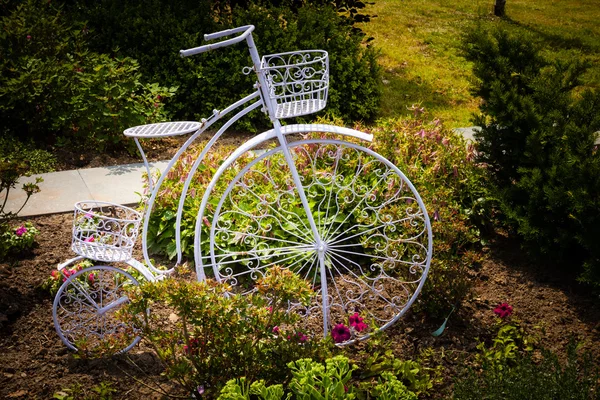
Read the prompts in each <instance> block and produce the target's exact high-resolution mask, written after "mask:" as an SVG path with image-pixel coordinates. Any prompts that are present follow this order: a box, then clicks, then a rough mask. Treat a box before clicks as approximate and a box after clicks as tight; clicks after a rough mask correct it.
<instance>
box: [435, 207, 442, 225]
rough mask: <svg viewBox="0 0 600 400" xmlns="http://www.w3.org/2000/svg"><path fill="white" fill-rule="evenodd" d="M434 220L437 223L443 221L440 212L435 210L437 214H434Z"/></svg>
mask: <svg viewBox="0 0 600 400" xmlns="http://www.w3.org/2000/svg"><path fill="white" fill-rule="evenodd" d="M433 220H434V221H436V222H439V221H441V220H442V218H441V217H440V212H439V211H438V210H435V212H434V213H433Z"/></svg>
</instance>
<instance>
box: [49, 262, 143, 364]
mask: <svg viewBox="0 0 600 400" xmlns="http://www.w3.org/2000/svg"><path fill="white" fill-rule="evenodd" d="M128 285H138V281H137V280H136V279H135V278H134V277H132V276H131V275H130V274H128V273H127V272H125V271H123V270H121V269H119V268H115V267H110V266H94V267H88V268H85V269H83V270H81V271H78V272H76V273H75V274H73V275H71V276H70V277H69V278H68V279H67V280H66V281H65V282H64V283H63V284H62V286H61V287H60V288H59V290H58V292H57V293H56V296H55V297H54V304H53V311H52V316H53V320H54V327H55V329H56V332H57V334H58V336H59V337H60V339H61V340H62V341H63V343H64V344H65V345H66V346H67V347H68V348H69V349H71V350H75V351H78V350H80V349H79V348H78V345H80V346H79V347H82V346H83V347H85V349H86V350H88V351H94V350H97V349H101V348H102V346H103V345H105V344H107V343H108V342H109V341H111V342H112V341H114V340H115V339H120V338H123V337H125V338H127V343H125V344H123V342H122V341H120V342H119V344H122V346H121V348H120V349H118V350H117V351H116V353H121V352H126V351H129V350H130V349H131V348H132V347H133V346H135V345H136V344H137V343H138V342H139V341H140V337H139V336H137V335H136V334H135V329H134V328H133V327H131V326H129V325H127V324H126V323H123V322H122V321H120V320H118V319H117V318H116V317H115V315H114V314H115V312H116V311H117V310H118V309H119V308H120V307H121V306H122V305H123V304H124V303H126V302H127V298H126V296H125V288H126V287H127V286H128ZM81 345H82V346H81ZM113 351H114V350H113Z"/></svg>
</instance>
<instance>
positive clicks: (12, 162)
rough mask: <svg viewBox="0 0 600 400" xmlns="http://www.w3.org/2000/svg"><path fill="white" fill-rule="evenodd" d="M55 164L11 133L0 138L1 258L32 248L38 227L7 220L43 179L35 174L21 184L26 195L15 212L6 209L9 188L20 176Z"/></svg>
mask: <svg viewBox="0 0 600 400" xmlns="http://www.w3.org/2000/svg"><path fill="white" fill-rule="evenodd" d="M54 163H55V159H54V157H53V156H52V155H51V154H50V153H48V152H46V151H44V150H37V149H33V148H32V146H31V145H30V144H23V143H21V142H19V141H18V140H16V139H15V138H13V137H11V136H1V137H0V259H3V258H4V257H6V256H8V255H16V254H19V253H23V252H25V251H27V250H29V249H31V248H32V247H33V245H34V243H35V236H36V235H37V234H38V230H37V229H36V228H35V227H34V226H33V225H32V224H30V223H29V222H26V223H25V224H18V225H16V226H15V224H11V223H10V221H11V220H13V219H15V218H16V217H17V216H18V214H19V212H20V211H21V210H22V209H23V207H25V205H26V204H27V202H28V201H29V198H30V197H31V196H32V195H34V194H35V193H38V192H39V191H40V188H39V186H38V184H39V183H41V182H42V181H43V179H42V178H40V177H38V178H36V180H35V182H32V183H24V184H23V186H22V187H21V190H23V191H24V192H25V194H26V195H27V197H26V198H25V201H24V202H23V204H21V205H20V208H19V209H18V210H17V211H7V210H6V205H7V201H8V195H9V193H10V191H11V190H12V189H15V188H16V186H17V181H18V180H19V178H20V177H22V176H29V175H31V174H33V173H42V172H48V171H50V170H52V168H53V167H54Z"/></svg>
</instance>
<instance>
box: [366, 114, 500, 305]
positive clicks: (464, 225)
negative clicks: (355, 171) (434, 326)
mask: <svg viewBox="0 0 600 400" xmlns="http://www.w3.org/2000/svg"><path fill="white" fill-rule="evenodd" d="M421 112H422V110H419V109H415V113H416V114H417V115H416V116H415V117H414V118H407V119H400V120H385V121H380V122H379V124H378V125H377V126H376V127H375V128H374V129H373V130H372V133H373V134H374V135H375V139H374V149H375V150H376V151H378V152H379V153H380V154H381V155H383V156H384V157H386V158H387V159H388V160H390V161H391V162H392V163H394V164H395V165H396V166H397V167H398V168H400V170H401V171H402V172H404V174H405V175H406V176H407V177H408V179H410V180H411V182H412V183H413V185H414V186H415V188H416V189H417V191H418V192H419V194H420V195H421V197H422V199H423V201H424V203H425V207H426V208H427V211H428V213H429V218H430V219H431V225H432V230H433V237H434V240H433V259H432V262H431V273H430V274H429V276H428V277H427V281H426V282H425V286H424V288H423V292H422V295H421V298H420V299H419V300H417V303H416V305H417V307H420V308H422V309H425V310H426V311H428V312H429V313H430V314H431V315H432V316H437V317H442V316H445V314H447V313H448V311H449V310H450V309H451V308H452V305H457V304H459V303H460V302H461V301H462V300H463V299H464V298H465V297H466V296H468V294H469V292H470V287H471V280H470V278H469V271H470V270H471V269H472V268H473V267H474V266H477V265H478V264H479V263H480V262H481V254H480V252H479V251H478V246H479V242H480V236H479V235H480V234H479V226H480V225H481V224H482V222H483V221H484V220H485V219H486V217H487V216H488V214H489V208H490V204H489V203H490V197H489V194H488V193H487V191H486V190H485V172H484V170H483V169H482V168H481V167H480V166H479V165H478V164H477V163H475V162H474V149H473V147H472V146H470V145H469V146H467V144H466V143H465V141H464V139H463V138H462V137H461V136H460V135H458V134H456V133H454V132H453V131H451V130H450V129H448V128H445V127H444V126H443V124H442V123H441V122H440V121H439V120H434V121H431V122H426V121H424V120H423V119H422V117H421V116H420V113H421Z"/></svg>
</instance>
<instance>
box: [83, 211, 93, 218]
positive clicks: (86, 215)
mask: <svg viewBox="0 0 600 400" xmlns="http://www.w3.org/2000/svg"><path fill="white" fill-rule="evenodd" d="M85 217H86V218H89V219H92V218H94V215H93V214H91V213H89V212H86V213H85Z"/></svg>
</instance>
